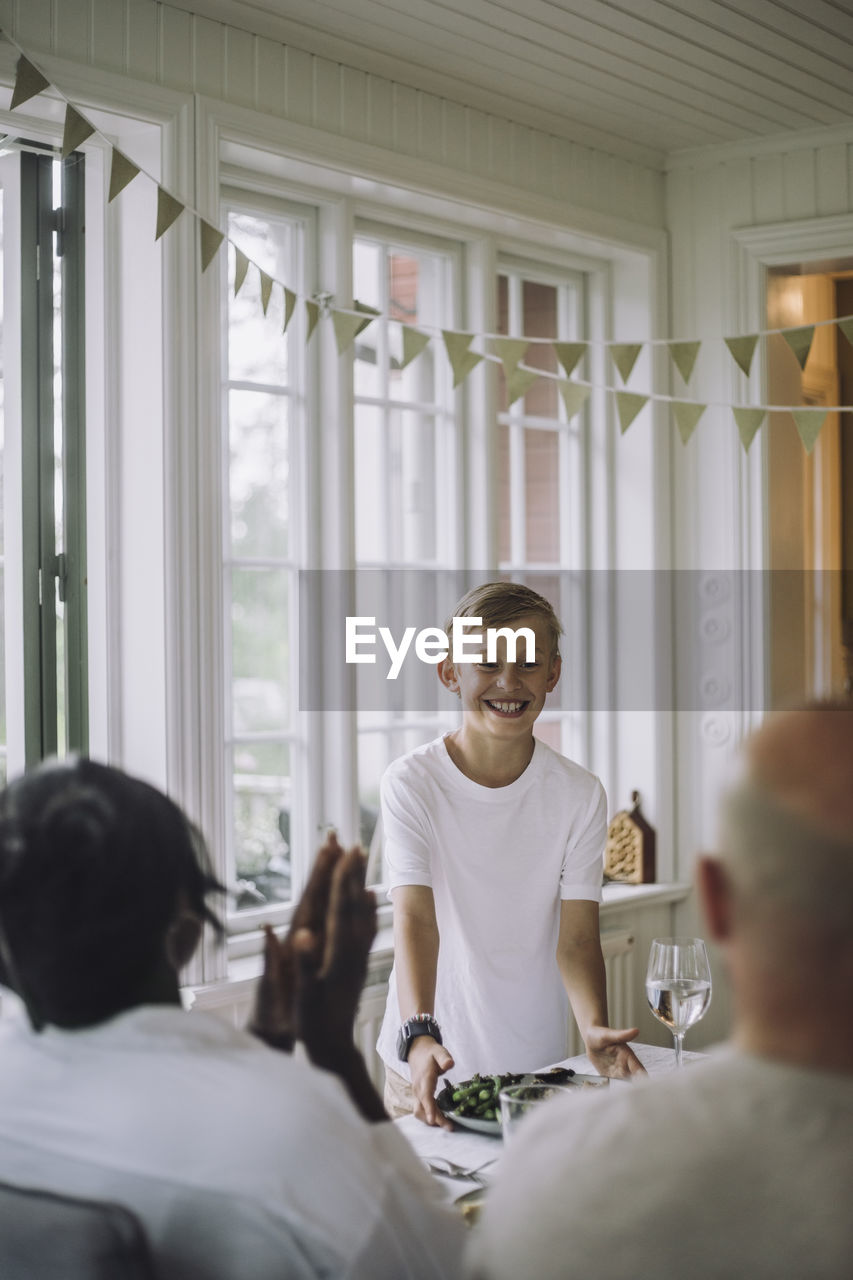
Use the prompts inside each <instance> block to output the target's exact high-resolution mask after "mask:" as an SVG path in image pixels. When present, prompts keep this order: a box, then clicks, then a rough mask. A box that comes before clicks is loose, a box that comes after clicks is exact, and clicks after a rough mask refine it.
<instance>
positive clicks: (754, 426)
mask: <svg viewBox="0 0 853 1280" xmlns="http://www.w3.org/2000/svg"><path fill="white" fill-rule="evenodd" d="M732 413H733V414H734V415H735V422H736V423H737V430H738V435H739V436H740V442H741V444H742V445H743V447H744V449H747V450H748V449H749V446H750V445H751V444H752V441H753V439H754V438H755V433H756V431H757V430H758V428H759V427H760V426H761V424H762V422H763V421H764V419H765V417H766V415H767V410H766V409H732Z"/></svg>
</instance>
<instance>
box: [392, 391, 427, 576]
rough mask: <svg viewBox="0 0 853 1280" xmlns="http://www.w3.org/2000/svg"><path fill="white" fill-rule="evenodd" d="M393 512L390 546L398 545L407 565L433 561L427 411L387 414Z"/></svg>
mask: <svg viewBox="0 0 853 1280" xmlns="http://www.w3.org/2000/svg"><path fill="white" fill-rule="evenodd" d="M390 427H391V430H390V441H389V443H390V449H391V479H392V490H393V491H394V492H395V493H396V497H397V503H396V504H395V510H394V511H393V516H394V523H393V525H392V528H391V545H392V546H394V547H399V548H400V549H401V551H402V558H403V560H405V561H406V563H407V564H415V563H417V562H419V561H432V560H434V559H435V556H436V536H435V522H436V507H437V503H438V501H439V498H438V494H437V492H436V458H435V446H436V439H435V422H434V420H433V419H432V418H431V417H430V416H429V415H428V414H421V413H410V412H402V413H400V412H392V413H391V415H390Z"/></svg>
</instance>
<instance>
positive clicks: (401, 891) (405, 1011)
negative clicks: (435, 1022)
mask: <svg viewBox="0 0 853 1280" xmlns="http://www.w3.org/2000/svg"><path fill="white" fill-rule="evenodd" d="M392 898H393V902H394V971H395V973H396V978H397V1002H398V1004H399V1012H400V1022H401V1023H402V1022H405V1020H406V1019H407V1018H411V1017H412V1016H413V1014H416V1013H430V1014H431V1013H433V1012H434V1004H435V975H436V970H437V968H438V946H439V934H438V924H437V922H436V918H435V899H434V898H433V894H432V889H429V888H427V887H426V886H425V885H414V884H412V885H400V886H398V887H397V888H396V889H393V890H392ZM408 1062H409V1069H410V1071H411V1073H412V1092H413V1093H414V1095H415V1116H416V1117H417V1118H418V1120H423V1121H424V1122H425V1123H426V1124H430V1125H439V1126H441V1128H443V1129H452V1128H453V1125H452V1123H451V1121H450V1120H448V1119H447V1118H446V1116H444V1115H443V1114H442V1112H441V1111H440V1110H439V1108H438V1107H437V1105H436V1102H435V1088H436V1084H437V1082H438V1077H439V1076H440V1075H443V1074H444V1072H445V1071H448V1070H449V1069H450V1068H451V1067H452V1066H453V1058H452V1056H451V1054H450V1053H449V1052H448V1050H447V1049H446V1048H445V1046H444V1045H440V1044H438V1043H437V1042H436V1041H435V1040H433V1038H432V1036H418V1037H417V1039H416V1040H414V1041H413V1043H412V1046H411V1049H410V1050H409V1058H408Z"/></svg>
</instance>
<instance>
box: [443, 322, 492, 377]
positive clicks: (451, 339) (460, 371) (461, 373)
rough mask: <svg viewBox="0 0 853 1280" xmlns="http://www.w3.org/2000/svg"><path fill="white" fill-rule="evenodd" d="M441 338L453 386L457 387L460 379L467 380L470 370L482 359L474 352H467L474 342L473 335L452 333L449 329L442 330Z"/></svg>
mask: <svg viewBox="0 0 853 1280" xmlns="http://www.w3.org/2000/svg"><path fill="white" fill-rule="evenodd" d="M441 336H442V338H444V346H445V348H446V350H447V358H448V360H449V361H450V367H451V369H452V370H453V385H454V387H458V386H459V383H460V382H461V381H462V379H463V378H467V376H468V374H469V373H470V372H471V370H472V369H475V368H476V367H477V365H478V364H479V363H480V361H481V360H482V358H483V357H482V356H478V355H477V353H476V352H474V351H469V350H468V348H469V347H470V345H471V343H472V342H473V341H474V334H473V333H454V332H453V330H451V329H442V331H441Z"/></svg>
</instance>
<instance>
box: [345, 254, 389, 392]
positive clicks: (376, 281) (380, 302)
mask: <svg viewBox="0 0 853 1280" xmlns="http://www.w3.org/2000/svg"><path fill="white" fill-rule="evenodd" d="M384 270H385V255H384V253H383V250H382V248H381V246H380V245H378V244H373V243H372V241H370V240H356V242H355V244H354V246H353V285H352V291H353V297H354V298H357V299H358V301H359V302H362V303H364V304H365V305H366V306H368V307H375V309H376V310H377V311H384V310H385V300H384V297H383V293H382V285H383V280H382V276H383V272H384ZM380 324H381V321H379V320H375V321H374V322H373V324H371V325H370V326H369V327H368V328H367V329H365V330H364V332H363V333H360V334H359V335H358V337H357V338H356V340H355V369H354V373H355V394H356V395H357V396H372V397H376V396H381V395H382V391H383V378H382V376H381V372H380V368H379V361H380V358H381V353H380V350H379V342H380V335H381V329H380Z"/></svg>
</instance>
